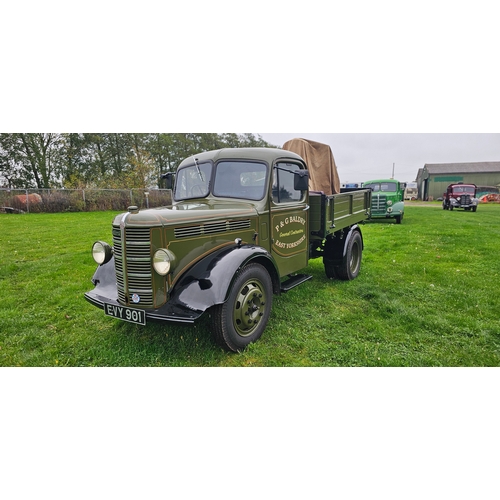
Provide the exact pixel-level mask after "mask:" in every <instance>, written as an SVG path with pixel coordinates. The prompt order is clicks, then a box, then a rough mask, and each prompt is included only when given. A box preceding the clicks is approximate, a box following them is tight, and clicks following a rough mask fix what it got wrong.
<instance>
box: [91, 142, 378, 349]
mask: <svg viewBox="0 0 500 500" xmlns="http://www.w3.org/2000/svg"><path fill="white" fill-rule="evenodd" d="M165 179H166V183H167V186H166V187H167V188H170V189H172V193H173V196H172V198H173V203H172V205H171V206H167V207H161V208H155V209H148V210H142V211H140V210H138V208H137V207H135V206H131V207H129V208H128V210H127V211H126V212H125V213H122V214H120V215H118V216H116V217H115V218H114V220H113V222H112V227H111V230H112V231H111V232H112V244H108V243H106V242H105V241H97V242H95V243H94V245H93V247H92V254H93V257H94V260H95V261H96V263H97V264H98V267H97V270H96V272H95V274H94V276H93V278H92V282H93V283H94V289H93V290H91V291H89V292H87V293H86V294H85V298H86V299H87V300H88V301H89V302H90V303H91V304H93V305H94V306H96V307H99V308H101V309H104V312H105V315H106V316H111V317H114V318H117V319H120V320H123V321H129V322H131V323H137V324H141V325H146V323H147V322H149V321H163V322H167V323H168V322H180V323H193V322H195V321H196V320H197V319H198V318H199V317H201V315H202V314H204V313H205V312H209V313H210V319H211V330H212V333H213V336H214V339H215V341H216V342H217V343H218V344H219V345H221V346H222V347H223V348H225V349H227V350H229V351H234V352H238V351H241V350H243V349H245V347H246V346H247V345H248V344H249V343H251V342H254V341H255V340H257V339H258V338H260V336H261V335H262V333H263V331H264V329H265V326H266V324H267V321H268V319H269V315H270V311H271V305H272V300H273V296H274V295H277V294H281V293H284V292H287V291H289V290H291V289H293V288H294V287H295V286H298V285H300V284H302V283H304V282H305V281H308V280H309V279H311V278H312V276H310V275H308V274H305V273H299V271H301V270H302V269H304V268H305V267H307V265H308V262H309V260H310V259H312V258H319V257H322V258H323V262H324V266H325V274H326V276H327V278H337V279H342V280H351V279H354V278H355V277H356V276H357V275H358V273H359V270H360V265H361V255H362V249H363V239H362V235H361V230H360V227H359V223H361V222H363V221H364V220H366V219H367V218H368V216H369V206H370V194H371V193H370V191H369V190H354V192H348V193H338V194H334V195H330V196H328V195H325V194H324V193H322V192H316V191H314V192H313V191H311V190H310V189H309V171H308V166H307V164H306V163H305V161H304V160H303V159H302V157H301V156H299V155H298V154H296V153H293V152H291V151H286V150H283V149H275V148H234V149H222V150H216V151H208V152H202V153H199V154H197V155H194V156H191V157H189V158H187V159H185V160H184V161H183V162H182V163H181V164H180V165H179V166H178V168H177V171H176V172H175V173H168V174H166V175H165Z"/></svg>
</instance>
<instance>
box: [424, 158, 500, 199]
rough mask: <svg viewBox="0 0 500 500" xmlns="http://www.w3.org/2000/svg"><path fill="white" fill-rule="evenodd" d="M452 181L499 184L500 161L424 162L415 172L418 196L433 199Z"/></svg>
mask: <svg viewBox="0 0 500 500" xmlns="http://www.w3.org/2000/svg"><path fill="white" fill-rule="evenodd" d="M454 182H463V183H464V184H467V183H471V184H476V185H477V186H492V187H495V186H496V187H498V186H500V161H485V162H477V163H426V164H425V165H424V168H421V169H419V171H418V174H417V183H418V197H419V198H420V199H421V200H435V199H437V198H439V197H441V196H443V193H444V192H445V191H446V187H447V186H448V185H449V184H451V183H454Z"/></svg>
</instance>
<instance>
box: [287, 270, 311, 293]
mask: <svg viewBox="0 0 500 500" xmlns="http://www.w3.org/2000/svg"><path fill="white" fill-rule="evenodd" d="M310 279H312V276H311V275H310V274H296V275H294V276H289V277H288V279H287V280H286V281H283V282H282V283H281V291H282V292H288V291H289V290H291V289H292V288H295V287H296V286H298V285H301V284H302V283H305V282H306V281H309V280H310Z"/></svg>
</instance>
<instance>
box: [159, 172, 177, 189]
mask: <svg viewBox="0 0 500 500" xmlns="http://www.w3.org/2000/svg"><path fill="white" fill-rule="evenodd" d="M161 178H162V179H165V189H174V183H175V174H174V173H173V172H167V173H166V174H163V175H162V176H161Z"/></svg>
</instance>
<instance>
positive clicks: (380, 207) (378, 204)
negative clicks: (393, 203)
mask: <svg viewBox="0 0 500 500" xmlns="http://www.w3.org/2000/svg"><path fill="white" fill-rule="evenodd" d="M386 209H387V198H386V197H385V196H384V195H373V196H372V212H383V213H385V211H386Z"/></svg>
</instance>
